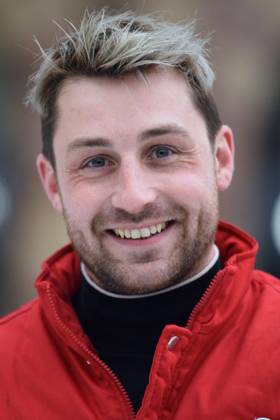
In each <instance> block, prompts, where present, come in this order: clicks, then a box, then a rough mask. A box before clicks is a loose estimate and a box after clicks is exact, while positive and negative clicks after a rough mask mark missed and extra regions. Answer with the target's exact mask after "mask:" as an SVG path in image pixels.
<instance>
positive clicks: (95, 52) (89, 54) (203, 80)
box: [27, 8, 216, 153]
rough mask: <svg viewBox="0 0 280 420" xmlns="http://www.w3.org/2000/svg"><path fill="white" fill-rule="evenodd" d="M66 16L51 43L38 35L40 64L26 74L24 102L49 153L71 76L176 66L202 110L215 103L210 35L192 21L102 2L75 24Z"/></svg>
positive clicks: (111, 74)
mask: <svg viewBox="0 0 280 420" xmlns="http://www.w3.org/2000/svg"><path fill="white" fill-rule="evenodd" d="M66 22H67V23H68V25H69V29H68V30H65V29H64V28H62V27H61V26H60V25H58V24H57V26H58V27H59V28H60V29H61V30H62V31H63V37H62V38H61V39H58V40H57V41H56V43H55V44H54V45H53V46H52V47H51V48H49V49H47V50H44V49H43V48H42V47H41V46H40V44H39V42H38V41H36V42H37V45H38V46H39V48H40V53H41V54H40V56H41V57H40V58H41V65H40V67H39V70H38V71H37V73H36V74H34V75H33V76H32V77H31V79H30V81H31V85H32V87H31V89H30V93H29V95H28V97H27V103H29V104H31V105H32V107H33V108H34V109H35V110H36V111H38V112H39V114H40V116H41V120H42V134H43V151H45V152H48V153H50V150H47V149H48V146H47V142H49V143H51V137H52V135H53V131H54V123H55V105H56V98H57V95H58V93H59V89H60V87H61V85H62V82H63V81H64V80H65V79H66V78H69V77H71V76H72V77H73V76H76V75H79V76H86V77H88V76H101V75H107V76H110V77H117V76H119V75H123V74H125V73H129V72H145V69H148V68H150V67H155V66H164V67H170V68H175V69H177V70H178V71H180V72H181V73H182V74H183V75H184V76H185V77H186V80H187V82H188V84H189V86H190V87H191V90H192V91H193V97H194V100H195V102H196V104H197V105H198V108H201V111H202V113H206V112H207V109H206V108H207V107H208V108H209V104H208V102H209V101H210V102H211V103H210V107H213V106H214V108H215V104H214V103H212V94H211V92H212V85H213V81H214V73H213V71H212V69H211V66H210V64H209V62H208V60H207V48H206V47H207V44H208V40H207V39H202V38H200V37H199V36H198V35H196V34H195V32H194V23H193V22H191V23H185V22H184V23H178V24H175V23H171V22H167V21H165V20H164V19H163V18H162V17H161V16H159V15H155V14H153V15H136V14H135V13H133V12H131V11H127V12H124V13H120V14H112V13H110V12H108V10H107V9H106V8H104V9H102V10H100V11H98V12H92V13H89V12H88V11H86V12H85V14H84V16H83V19H82V21H81V24H80V26H79V27H75V26H74V25H73V24H72V23H71V22H70V21H68V20H66ZM203 107H204V109H202V108H203ZM215 112H216V111H215ZM205 117H206V121H207V118H208V119H209V117H207V116H205ZM208 125H209V124H208ZM210 129H211V127H210ZM212 131H213V129H212ZM214 131H215V130H214Z"/></svg>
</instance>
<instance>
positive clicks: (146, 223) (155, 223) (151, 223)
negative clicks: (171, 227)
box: [106, 219, 173, 230]
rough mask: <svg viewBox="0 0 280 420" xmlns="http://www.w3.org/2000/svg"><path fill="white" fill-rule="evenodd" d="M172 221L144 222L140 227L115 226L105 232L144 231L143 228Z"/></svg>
mask: <svg viewBox="0 0 280 420" xmlns="http://www.w3.org/2000/svg"><path fill="white" fill-rule="evenodd" d="M171 221H173V220H171V219H169V220H157V221H147V222H146V221H145V222H144V223H141V224H140V225H135V224H127V225H122V224H119V225H116V226H114V227H110V228H108V229H106V230H115V229H121V230H133V229H144V228H149V227H151V226H156V225H159V224H161V223H169V222H171Z"/></svg>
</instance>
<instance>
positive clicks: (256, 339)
mask: <svg viewBox="0 0 280 420" xmlns="http://www.w3.org/2000/svg"><path fill="white" fill-rule="evenodd" d="M205 44H206V43H205V41H203V40H201V39H199V38H198V37H197V36H196V35H195V34H194V33H193V30H192V25H186V24H178V25H176V24H171V23H167V22H164V21H163V20H161V19H160V18H155V17H153V18H152V17H148V16H135V15H134V14H133V13H130V12H127V13H123V14H120V15H110V14H109V13H108V12H106V11H104V10H102V11H101V12H98V13H92V14H89V13H87V14H86V15H85V17H84V19H83V21H82V23H81V26H80V27H79V28H75V27H74V26H72V25H71V29H70V31H69V32H65V33H64V37H63V38H62V39H60V40H58V41H57V43H56V44H55V45H54V46H53V48H51V49H49V50H47V51H42V64H41V66H40V69H39V70H38V72H37V74H36V75H35V76H34V77H33V80H32V82H33V88H32V91H31V94H30V96H29V101H30V102H31V103H32V104H33V106H34V107H35V108H36V109H37V110H38V112H39V114H40V117H41V123H42V137H43V151H42V154H40V155H39V157H38V160H37V167H38V171H39V174H40V177H41V180H42V184H43V187H44V189H45V191H46V194H47V196H48V198H49V200H50V202H51V203H52V205H53V207H54V208H55V209H56V210H57V211H58V212H60V213H61V214H62V215H63V217H64V220H65V222H66V226H67V230H68V233H69V237H70V239H71V245H68V246H66V247H65V248H63V249H61V250H59V251H58V252H56V253H55V254H54V255H53V256H52V257H50V258H49V259H48V260H47V261H46V262H45V263H44V265H43V269H42V273H41V274H40V275H39V277H38V279H37V281H36V287H37V289H38V293H39V297H38V299H35V300H34V301H32V302H31V303H28V304H27V305H26V306H24V307H22V308H21V309H19V310H18V311H16V312H15V313H13V314H12V315H10V316H8V317H6V318H4V319H3V320H2V321H1V326H0V343H1V345H0V348H1V358H0V360H1V369H0V381H1V385H2V386H1V397H0V412H1V414H2V418H5V419H30V418H32V419H40V420H42V419H52V420H58V419H81V420H86V419H114V420H115V419H116V420H118V419H120V420H124V419H131V418H135V417H137V419H149V420H151V419H161V420H163V419H176V420H183V419H187V418H188V419H199V420H203V419H227V420H231V419H236V420H237V419H238V420H241V419H254V418H261V417H266V418H269V419H273V420H276V419H279V418H280V381H279V372H278V368H277V366H278V359H279V339H280V332H279V321H280V287H279V283H278V282H277V280H276V279H275V278H273V277H272V276H270V275H269V274H266V273H263V272H260V271H256V270H254V260H255V256H256V252H257V244H256V241H255V240H254V239H253V238H251V237H250V236H248V235H247V234H246V233H245V232H242V231H241V230H239V229H238V228H236V227H234V226H231V225H229V224H226V223H223V222H220V223H219V226H218V193H219V192H220V191H223V190H225V189H227V188H228V187H229V185H230V183H231V178H232V174H233V167H234V164H233V156H234V144H233V135H232V131H231V129H230V128H229V127H227V126H226V125H223V124H222V123H221V121H220V118H219V114H218V111H217V108H216V105H215V102H214V99H213V94H212V85H213V79H214V76H213V72H212V70H211V68H210V66H209V63H208V61H207V59H206V51H205Z"/></svg>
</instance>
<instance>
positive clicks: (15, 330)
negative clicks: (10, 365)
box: [0, 299, 40, 352]
mask: <svg viewBox="0 0 280 420" xmlns="http://www.w3.org/2000/svg"><path fill="white" fill-rule="evenodd" d="M39 312H40V303H39V300H38V299H34V300H32V301H30V302H28V303H26V304H25V305H23V306H21V307H20V308H19V309H17V310H15V311H13V312H11V313H10V314H8V315H6V316H4V317H2V318H1V319H0V352H1V349H2V350H4V349H5V352H7V347H9V346H13V344H14V345H15V344H16V343H17V342H18V340H20V339H21V337H23V336H24V335H25V334H26V333H27V332H28V330H29V329H30V328H32V325H35V324H36V322H38V321H37V320H38V317H39Z"/></svg>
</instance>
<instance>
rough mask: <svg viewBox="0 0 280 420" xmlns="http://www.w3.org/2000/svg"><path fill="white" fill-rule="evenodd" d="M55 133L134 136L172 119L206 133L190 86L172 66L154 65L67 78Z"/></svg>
mask: <svg viewBox="0 0 280 420" xmlns="http://www.w3.org/2000/svg"><path fill="white" fill-rule="evenodd" d="M57 105H58V107H57V108H58V118H57V128H56V134H55V137H61V136H63V137H67V138H68V139H72V138H73V137H75V136H91V135H92V134H93V133H92V131H95V133H94V134H95V135H100V136H106V137H107V136H109V137H114V136H129V135H130V136H133V135H134V134H135V135H139V132H140V131H143V130H147V129H152V128H153V127H157V126H160V125H163V124H164V125H166V124H177V125H180V126H183V127H185V128H187V129H188V130H189V131H190V130H196V129H197V128H198V126H201V127H200V129H202V130H204V132H205V133H206V126H205V124H204V120H203V118H202V117H201V116H200V114H199V112H198V111H197V109H196V108H195V106H194V104H193V100H192V96H191V91H190V88H189V87H188V86H187V84H186V81H185V79H184V77H183V76H182V75H181V74H180V73H178V72H177V71H175V70H171V69H168V70H167V69H156V70H155V69H154V70H151V71H149V72H148V73H146V74H145V77H144V76H143V75H142V74H139V73H133V74H127V75H124V76H121V77H114V78H110V77H106V76H104V77H91V78H90V77H75V78H74V77H73V78H69V79H67V80H66V81H65V82H64V83H63V85H62V88H61V90H60V93H59V95H58V99H57Z"/></svg>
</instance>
